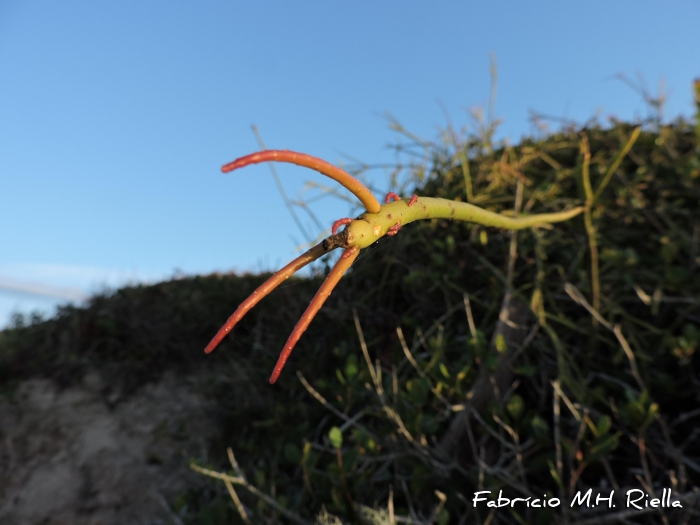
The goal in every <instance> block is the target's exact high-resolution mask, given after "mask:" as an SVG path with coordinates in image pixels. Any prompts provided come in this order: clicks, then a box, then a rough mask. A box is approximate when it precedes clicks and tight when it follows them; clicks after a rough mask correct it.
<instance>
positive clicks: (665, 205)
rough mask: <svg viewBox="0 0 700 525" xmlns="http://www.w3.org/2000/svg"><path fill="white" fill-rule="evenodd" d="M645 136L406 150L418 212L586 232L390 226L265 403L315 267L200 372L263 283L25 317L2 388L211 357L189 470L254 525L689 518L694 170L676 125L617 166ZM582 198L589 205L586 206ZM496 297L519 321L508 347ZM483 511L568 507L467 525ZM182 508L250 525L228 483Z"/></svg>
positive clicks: (697, 313) (609, 131) (696, 414)
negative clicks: (624, 504) (588, 494)
mask: <svg viewBox="0 0 700 525" xmlns="http://www.w3.org/2000/svg"><path fill="white" fill-rule="evenodd" d="M635 129H636V128H635V126H633V125H630V124H626V123H622V122H613V125H612V126H610V127H607V128H604V127H602V126H600V125H597V124H595V123H590V124H588V125H586V126H584V127H580V128H576V127H573V126H572V127H569V128H565V129H562V130H560V131H559V132H556V133H553V134H551V135H547V136H545V137H543V138H539V139H532V138H531V139H524V140H522V141H521V143H520V144H518V145H517V146H509V145H499V146H498V147H496V146H492V145H491V144H490V140H488V137H486V138H485V137H484V136H469V137H466V138H463V139H459V138H456V137H455V135H456V134H454V133H452V132H450V131H449V130H448V131H446V133H445V140H444V141H442V142H440V143H429V142H425V141H422V140H420V139H417V138H415V137H413V136H411V135H408V134H406V135H405V140H404V141H403V142H402V143H401V145H400V148H399V149H400V151H401V152H402V153H403V154H404V155H408V157H409V158H410V159H411V161H410V162H409V163H408V166H407V167H406V169H407V171H408V172H409V173H410V174H411V181H412V184H413V185H415V187H416V188H417V193H418V194H419V195H425V196H433V197H443V198H448V199H456V200H467V199H469V200H470V201H471V202H473V203H474V204H477V205H479V206H482V207H484V208H488V209H490V210H493V211H498V212H504V213H509V212H510V213H514V211H513V210H514V207H517V208H518V209H519V211H520V212H521V213H545V212H551V211H558V210H560V209H563V208H564V207H565V206H566V205H581V204H586V203H588V209H589V212H588V213H587V219H584V218H583V216H580V217H576V218H575V219H573V220H571V221H568V222H564V223H560V224H556V225H553V226H552V227H551V228H547V229H544V228H539V229H537V228H536V229H531V230H526V231H522V232H519V233H518V234H517V236H516V235H513V234H511V233H510V232H503V231H498V230H492V229H485V228H483V227H479V226H475V225H472V224H467V223H451V222H449V221H443V220H434V221H422V222H419V223H417V224H414V225H410V226H409V227H406V228H404V229H402V230H401V232H400V233H399V234H398V235H397V236H395V237H393V238H392V239H390V240H389V241H388V242H382V243H380V245H379V246H378V247H376V248H374V249H369V250H367V254H366V255H364V256H361V258H360V259H359V260H358V261H357V262H356V263H355V265H354V266H353V268H352V269H351V271H350V272H349V273H348V275H347V276H346V277H345V278H344V279H343V280H342V281H341V283H340V285H339V286H338V288H337V289H336V291H335V292H334V293H333V295H332V296H331V298H330V299H329V300H328V302H327V304H326V306H324V308H323V309H322V310H321V312H320V313H319V315H318V316H317V318H316V319H315V320H314V322H313V323H312V324H311V326H310V328H309V330H308V331H307V333H306V334H305V335H304V336H303V337H302V339H301V341H300V342H299V344H298V346H297V348H296V350H295V352H294V354H293V355H292V358H291V359H290V362H289V364H288V365H287V369H286V370H285V372H284V373H283V374H282V376H281V378H280V380H279V382H278V383H277V384H276V385H275V386H274V387H271V386H269V385H268V384H267V377H268V375H269V372H270V370H271V369H272V366H273V365H274V362H275V360H276V357H277V354H278V352H279V350H280V349H281V348H282V346H283V344H284V341H285V339H286V336H287V334H288V333H289V332H290V331H291V328H292V326H293V325H294V323H295V322H296V320H297V319H298V318H299V316H300V315H301V313H302V312H303V309H304V308H305V306H306V305H307V304H308V302H309V300H310V298H311V296H312V294H313V292H314V291H315V290H316V289H317V288H318V285H319V284H320V282H321V278H322V275H321V274H322V273H323V270H322V269H318V270H317V273H318V275H316V276H315V277H312V278H310V279H305V280H300V279H297V280H292V281H291V282H290V284H289V285H288V286H285V287H283V288H281V289H279V290H278V291H276V292H275V293H274V299H267V300H264V301H263V302H262V303H261V304H260V305H259V306H258V307H256V308H255V309H253V310H252V311H251V312H250V313H249V314H248V315H247V317H246V318H245V320H244V322H242V323H241V325H240V326H239V327H237V328H236V329H235V334H234V336H233V337H229V338H228V339H227V340H225V341H224V343H223V344H222V347H221V348H219V349H218V350H217V351H216V352H215V353H214V354H213V355H212V356H209V357H206V358H205V356H204V355H203V354H202V348H203V347H204V346H205V345H206V343H207V342H208V340H209V339H210V338H211V336H212V335H213V334H214V333H215V332H216V330H217V329H218V327H219V326H220V325H221V324H222V323H223V321H225V319H226V318H227V317H228V315H230V313H231V312H232V311H233V310H234V309H235V307H236V306H237V305H238V304H239V303H240V302H241V301H242V300H243V299H244V298H245V297H246V296H247V295H248V294H249V293H250V292H252V291H253V290H254V289H255V287H256V286H257V285H259V284H260V283H261V282H262V281H263V280H264V279H265V278H266V277H267V276H265V275H243V276H238V275H233V274H228V275H209V276H198V277H186V278H180V279H173V280H171V281H169V282H163V283H159V284H156V285H153V286H135V287H127V288H123V289H120V290H117V291H114V292H111V293H105V294H102V295H99V296H96V297H93V298H92V299H91V301H90V303H89V304H88V305H87V306H86V307H84V308H76V307H64V308H62V309H61V310H60V312H59V314H58V315H57V316H56V317H55V318H53V319H50V320H46V321H43V320H41V319H35V320H34V322H27V321H26V320H23V319H22V318H20V317H18V318H17V319H16V321H15V324H14V325H13V326H12V327H11V328H10V329H7V330H5V331H3V332H0V379H1V380H2V382H3V384H4V385H5V386H8V385H11V383H12V381H17V380H19V379H21V378H24V377H30V376H34V375H37V374H41V375H47V376H50V377H54V378H56V379H57V380H59V381H60V382H61V383H62V384H68V383H70V382H72V381H75V380H77V379H78V378H79V377H80V376H81V374H82V373H83V372H84V371H85V370H86V369H88V368H90V367H99V368H102V369H104V370H109V371H110V372H111V373H112V374H113V377H114V380H115V381H121V382H123V383H124V384H125V385H132V384H136V383H140V382H143V381H147V380H154V379H157V377H158V375H159V374H160V373H161V372H162V371H163V370H164V369H167V368H172V367H180V368H182V369H183V370H186V369H188V368H189V367H192V366H194V365H196V364H199V363H202V362H203V361H205V360H207V362H208V363H210V364H212V365H213V366H215V367H216V370H217V375H216V377H217V380H216V381H213V382H212V386H211V392H209V394H210V395H212V396H216V397H217V399H219V400H220V407H221V413H222V435H221V443H218V444H216V445H213V446H216V447H218V451H219V452H220V456H216V458H218V459H215V460H210V464H208V465H203V464H200V463H198V462H197V461H195V463H196V464H197V465H200V467H203V468H204V467H205V468H209V469H211V470H212V471H216V472H228V474H229V475H230V476H231V477H234V478H236V479H239V480H240V478H242V477H245V480H246V481H245V483H246V484H247V486H248V487H255V488H256V489H257V490H259V491H262V493H264V494H265V495H267V497H268V500H266V499H265V498H263V497H260V495H259V494H258V495H256V494H254V493H252V492H251V491H250V490H246V488H245V487H243V488H241V487H240V484H239V485H238V486H235V489H236V493H237V495H238V496H237V497H239V498H240V502H239V506H240V508H243V509H246V510H244V514H245V515H246V516H248V519H250V520H252V522H253V523H281V522H285V523H287V522H289V523H293V522H298V523H312V522H314V521H315V520H317V519H318V520H320V521H323V522H325V523H336V522H339V520H341V519H342V521H343V522H352V523H360V522H363V523H389V522H390V519H393V520H395V521H396V522H411V523H439V524H443V525H444V524H446V523H474V522H475V523H542V524H546V523H555V522H557V523H558V522H565V521H567V520H568V522H570V523H574V522H581V521H585V520H587V519H592V520H595V522H601V523H602V522H604V521H603V519H604V518H605V519H608V520H612V519H613V516H616V514H615V512H619V511H620V509H619V505H618V509H615V512H614V511H613V510H607V509H605V512H604V513H600V512H598V513H596V512H597V511H600V510H601V509H588V508H586V507H585V506H576V507H569V502H570V501H571V498H572V497H573V496H574V494H575V493H576V492H577V491H586V490H587V489H588V488H593V489H594V494H595V493H597V492H598V491H600V490H602V491H603V492H605V493H606V494H607V493H609V491H610V490H612V489H613V488H614V489H616V491H620V492H624V491H625V490H626V489H627V488H641V489H643V490H645V491H646V492H652V491H653V492H655V493H656V494H657V497H659V496H660V494H661V490H662V488H672V489H673V494H674V498H676V499H680V500H681V501H682V504H683V507H684V508H683V509H680V510H677V509H663V511H662V513H659V512H653V513H649V512H646V513H639V514H638V515H635V516H633V519H634V521H635V522H636V523H642V522H644V523H646V522H648V523H657V522H659V521H660V520H661V519H664V520H667V521H666V522H670V523H680V522H682V521H683V520H684V519H688V520H690V522H692V521H693V520H696V521H697V520H700V518H699V517H698V499H697V498H698V494H699V493H698V490H699V489H700V439H698V436H699V435H700V431H698V422H699V421H700V410H699V409H698V406H700V365H699V364H698V358H697V356H696V355H695V350H696V349H697V348H698V346H699V345H700V271H699V270H698V268H699V266H700V161H699V155H698V153H699V151H700V150H699V149H698V143H697V137H696V134H695V132H694V129H693V127H692V126H691V125H689V124H687V123H684V122H680V121H679V122H677V123H674V124H672V125H663V126H662V125H657V126H645V127H644V128H643V129H642V131H641V133H639V134H638V137H637V138H636V140H635V141H634V143H633V144H632V145H631V149H629V151H628V152H625V151H623V150H624V149H625V145H628V144H631V142H632V141H631V138H633V135H635ZM586 172H588V179H589V181H590V185H588V183H587V180H586ZM587 187H590V188H591V189H592V191H593V192H595V191H596V189H600V192H599V194H598V195H597V196H596V199H595V201H593V199H591V192H590V191H587ZM412 189H413V188H411V187H409V185H407V186H405V187H404V188H403V194H408V192H409V191H411V190H412ZM516 201H517V203H516ZM516 204H517V206H516ZM506 294H509V296H510V297H511V302H510V304H514V305H516V306H517V307H518V308H520V310H521V312H524V313H525V315H524V317H523V320H524V322H523V324H524V326H523V327H522V330H521V331H520V334H519V335H517V334H516V335H515V336H512V335H511V336H508V337H504V336H503V333H502V328H503V327H501V328H499V324H498V323H499V315H500V313H501V309H502V305H503V299H504V296H505V295H506ZM499 330H500V331H499ZM494 334H495V335H494ZM499 334H500V335H499ZM499 367H500V368H499ZM295 370H298V371H299V372H298V373H297V374H295V373H294V371H295ZM499 370H501V371H502V372H503V373H504V374H505V376H503V377H507V379H508V382H507V384H506V388H502V387H503V384H499V382H498V381H497V380H496V379H495V377H496V374H497V373H500V372H498V371H499ZM480 378H486V379H485V380H482V381H479V379H480ZM492 378H493V380H492ZM477 387H478V388H477ZM478 389H482V390H483V389H488V390H489V392H488V393H487V394H484V392H476V391H475V390H478ZM480 396H482V397H483V396H486V399H487V402H485V403H484V404H483V405H482V406H477V404H476V401H474V402H472V401H473V400H474V399H477V398H480ZM460 425H461V426H460ZM226 446H231V447H232V450H233V452H234V453H235V456H236V458H237V459H238V462H239V464H240V471H236V470H231V469H232V468H233V467H232V465H231V464H229V460H228V459H227V458H226V457H225V455H224V454H223V450H224V448H225V447H226ZM241 483H243V482H242V481H241ZM606 487H607V488H606ZM477 490H484V491H486V490H490V491H492V493H491V496H492V497H497V495H498V492H499V491H500V490H502V491H503V493H504V494H505V495H507V496H508V497H509V498H513V497H522V498H527V497H533V498H535V497H536V498H542V497H543V495H545V499H546V498H550V499H551V498H558V499H560V500H561V502H562V504H561V505H560V506H558V507H552V508H539V509H538V508H528V507H525V506H524V505H518V506H514V507H511V508H502V509H496V510H494V509H490V508H487V507H486V505H484V504H481V505H479V506H478V507H477V508H476V509H475V508H474V507H473V505H472V498H473V495H474V492H475V491H477ZM174 505H175V510H176V511H177V512H179V513H180V516H181V517H182V519H183V521H185V522H186V523H217V522H222V523H223V522H224V520H226V521H227V522H234V523H235V522H243V521H242V520H243V518H242V517H241V514H240V513H239V510H238V508H237V504H235V503H234V501H233V500H232V499H231V498H230V496H229V492H228V491H227V488H226V487H225V485H224V484H223V483H221V482H220V481H214V480H212V482H211V485H210V486H208V488H206V489H201V490H199V489H198V490H196V491H195V490H193V491H192V492H191V493H188V494H183V495H182V497H181V498H180V499H178V501H177V502H175V503H174ZM282 509H284V510H282ZM290 513H293V514H290ZM595 516H598V518H596V517H595ZM615 519H616V518H615ZM645 520H646V521H645ZM592 522H593V521H592ZM686 522H687V521H686Z"/></svg>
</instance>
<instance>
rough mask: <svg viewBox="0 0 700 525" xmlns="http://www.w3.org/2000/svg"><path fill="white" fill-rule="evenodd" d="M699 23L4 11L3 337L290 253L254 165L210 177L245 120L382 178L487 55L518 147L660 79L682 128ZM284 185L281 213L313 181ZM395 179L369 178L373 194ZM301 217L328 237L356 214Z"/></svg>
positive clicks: (221, 11)
mask: <svg viewBox="0 0 700 525" xmlns="http://www.w3.org/2000/svg"><path fill="white" fill-rule="evenodd" d="M699 21H700V3H698V2H695V1H692V2H691V1H685V2H683V1H676V2H666V3H664V4H663V7H662V4H661V3H659V2H647V1H634V2H633V1H622V0H620V1H614V2H610V1H609V0H608V1H589V2H585V3H580V2H560V1H557V2H554V1H547V2H545V1H542V2H514V1H510V2H505V1H489V2H466V1H463V2H455V1H445V2H417V1H410V0H404V1H401V2H398V1H393V2H388V1H387V2H376V1H373V2H370V1H355V2H329V1H324V2H321V1H308V2H288V1H269V2H243V1H238V2H235V1H227V2H224V1H220V2H215V1H211V2H184V1H172V0H169V1H164V0H163V1H156V0H153V1H149V2H143V1H128V0H122V1H120V2H91V1H72V0H65V1H62V2H49V1H41V0H37V1H33V2H26V1H22V0H3V1H2V2H0V327H1V326H3V325H5V324H6V322H7V320H8V319H9V315H10V312H12V311H13V310H20V311H24V312H28V311H30V310H35V309H38V310H41V311H44V312H47V313H48V312H51V310H52V308H53V307H54V306H55V305H56V304H57V303H58V302H62V301H66V300H69V299H70V300H76V301H79V300H80V299H81V298H83V297H85V296H87V295H88V294H90V293H92V292H95V291H97V290H100V289H102V288H104V287H110V286H112V287H113V286H118V285H120V284H124V283H126V282H136V281H155V280H159V279H164V278H169V277H171V276H172V275H173V273H174V272H175V271H180V272H184V273H185V274H195V273H210V272H214V271H222V272H225V271H230V270H235V271H239V272H243V271H259V270H270V269H276V268H277V267H278V266H280V265H281V264H283V263H285V262H286V261H288V260H289V259H291V258H293V257H294V256H295V254H296V253H297V251H296V250H297V248H298V247H299V245H301V244H302V243H303V242H304V239H303V237H302V235H301V234H300V233H299V231H298V229H297V228H296V227H295V225H294V223H293V222H292V221H291V219H290V216H289V213H288V212H287V210H286V208H285V207H284V204H283V202H282V199H281V197H280V195H279V193H278V191H277V189H276V187H275V184H274V180H273V178H272V176H271V175H270V172H269V168H268V167H267V166H265V165H258V166H252V167H249V168H246V169H245V170H242V171H240V172H234V173H231V174H227V175H223V174H222V173H221V172H220V166H221V165H222V164H224V163H226V162H228V161H231V160H233V159H234V158H236V157H239V156H241V155H244V154H247V153H251V152H253V151H256V150H257V149H258V145H257V142H256V139H255V136H254V135H253V133H252V131H251V124H255V125H257V126H258V128H259V129H260V132H261V134H262V136H263V139H264V140H265V142H266V145H267V147H268V148H279V149H292V150H297V151H303V152H307V153H310V154H312V155H315V156H319V157H322V158H324V159H326V160H328V161H330V162H333V163H342V162H350V159H353V158H354V159H360V160H362V161H364V162H366V163H369V164H382V163H385V164H386V163H391V162H393V161H394V155H393V153H392V152H391V150H390V149H388V148H387V145H388V144H389V143H391V142H393V141H394V140H395V139H396V136H395V135H394V133H393V132H391V131H390V130H389V129H388V127H387V123H386V120H385V119H384V118H383V116H384V115H385V114H386V113H391V114H393V115H394V116H396V117H397V118H398V119H399V120H400V121H401V122H402V123H403V124H404V125H405V127H406V128H408V129H409V130H411V131H412V132H414V133H416V134H418V135H421V136H424V137H427V138H435V137H437V134H438V129H439V128H440V127H442V126H444V124H445V117H444V115H443V111H442V109H441V108H440V104H438V102H437V101H440V102H441V103H442V104H443V105H444V107H445V108H446V109H447V111H448V112H449V114H450V116H451V119H452V121H453V122H454V123H455V125H456V127H461V126H462V125H465V124H468V123H469V119H468V109H469V108H470V107H474V106H483V105H485V104H486V103H487V101H488V97H489V87H490V78H489V56H490V53H494V54H495V56H496V60H497V64H498V97H497V103H496V116H497V117H499V118H502V119H504V124H503V125H502V127H501V128H500V134H499V137H501V138H508V139H509V140H511V141H512V142H517V140H518V139H519V138H520V137H521V136H522V135H524V134H527V133H528V132H529V131H530V129H531V126H530V123H529V121H528V115H529V111H530V110H535V111H537V112H540V113H543V114H547V115H552V116H559V117H566V118H568V119H574V120H577V121H580V122H582V121H585V120H587V119H589V118H590V117H592V116H593V115H594V114H596V112H598V111H600V112H602V113H601V115H602V117H603V118H605V116H607V115H616V116H618V117H620V118H624V119H632V118H635V117H643V116H645V115H646V114H647V111H646V108H645V106H644V103H643V102H642V100H641V98H640V97H639V96H638V95H636V94H635V93H634V92H633V91H632V90H631V89H630V88H629V87H627V86H626V85H624V84H623V83H622V82H620V81H619V80H616V79H615V75H617V74H619V73H624V74H626V75H628V76H629V77H631V78H633V77H634V76H635V74H637V73H641V74H642V75H643V76H644V78H645V79H646V81H647V83H648V85H649V88H650V90H651V91H652V92H654V93H656V92H657V90H658V86H659V82H660V81H663V82H664V84H665V88H666V90H667V91H668V92H669V100H668V104H667V107H666V115H667V117H668V118H673V117H674V116H676V115H679V114H684V115H690V114H691V113H692V104H691V94H690V86H691V82H692V79H693V78H694V77H697V76H700V44H698V40H697V31H698V22H699ZM277 170H278V173H279V175H280V177H281V179H282V181H283V183H284V185H285V188H286V191H287V193H288V194H289V195H290V196H291V197H292V198H299V197H300V196H302V195H305V196H307V197H308V196H309V195H310V194H309V193H303V189H304V187H305V183H306V181H314V182H324V181H323V180H322V177H320V176H317V175H316V174H315V173H313V172H310V171H306V170H303V169H301V168H297V167H291V166H284V165H279V166H277ZM388 173H389V171H388V169H376V170H372V171H370V172H368V173H367V174H366V180H368V181H369V182H371V183H372V184H374V185H375V186H376V187H378V188H382V189H385V188H386V186H387V180H388ZM314 211H315V213H316V214H317V215H318V216H319V218H320V220H321V222H322V223H323V224H324V225H325V226H327V227H329V226H330V224H331V223H332V222H333V220H335V219H337V218H339V217H343V216H347V215H348V214H349V213H351V211H353V210H351V209H350V207H349V205H348V204H346V203H344V202H342V201H339V200H333V199H327V200H325V201H321V202H319V203H316V204H314ZM354 211H356V210H354ZM303 220H304V223H305V224H307V225H308V226H309V227H310V228H312V229H313V225H312V223H311V221H310V219H307V218H304V219H303ZM314 233H319V232H318V230H314ZM39 294H44V295H39Z"/></svg>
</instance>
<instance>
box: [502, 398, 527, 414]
mask: <svg viewBox="0 0 700 525" xmlns="http://www.w3.org/2000/svg"><path fill="white" fill-rule="evenodd" d="M506 409H507V410H508V413H509V414H510V415H511V416H513V418H514V419H518V418H519V417H520V416H521V415H522V413H523V411H524V410H525V401H523V398H522V397H520V396H519V395H518V394H513V395H512V396H511V398H510V399H509V400H508V403H507V404H506Z"/></svg>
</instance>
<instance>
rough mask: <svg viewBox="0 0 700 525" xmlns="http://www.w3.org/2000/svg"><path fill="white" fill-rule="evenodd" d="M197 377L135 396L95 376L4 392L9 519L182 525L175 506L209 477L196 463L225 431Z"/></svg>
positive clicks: (11, 522) (0, 455) (1, 444)
mask: <svg viewBox="0 0 700 525" xmlns="http://www.w3.org/2000/svg"><path fill="white" fill-rule="evenodd" d="M197 381H201V379H200V380H197V379H194V378H188V379H184V378H178V377H175V376H174V375H172V374H166V375H165V376H164V377H163V378H162V379H161V381H159V382H158V383H157V384H149V385H146V386H143V387H142V388H140V389H138V390H137V391H135V392H131V393H129V395H128V396H125V395H124V393H114V392H112V393H109V392H108V391H107V390H106V389H105V387H104V382H103V380H102V379H101V378H100V376H99V374H97V373H95V372H93V373H90V374H88V375H86V376H85V378H84V380H83V382H82V384H80V385H78V386H73V387H69V388H67V389H63V390H59V389H57V388H56V386H55V385H54V384H53V383H52V382H51V381H49V380H44V379H33V380H29V381H26V382H24V383H22V384H21V385H20V386H19V388H18V389H17V390H16V391H15V392H14V393H13V395H12V396H11V398H10V399H8V398H0V525H15V524H17V525H25V524H27V525H29V524H42V525H49V524H51V525H54V524H56V525H57V524H71V525H72V524H75V525H83V524H84V525H88V524H90V525H97V524H104V525H111V524H120V525H121V524H131V523H133V524H143V525H146V524H153V525H155V524H171V523H174V524H177V523H181V522H180V521H179V519H178V517H177V516H176V515H175V514H174V512H173V511H172V510H171V509H170V506H169V504H168V502H171V501H172V500H173V498H175V497H176V496H177V495H178V494H181V493H182V492H183V491H185V490H187V489H188V487H195V486H198V485H200V484H201V483H202V479H201V476H198V475H197V474H195V473H193V472H192V471H190V470H189V469H188V467H187V465H188V463H189V459H190V458H191V457H198V458H205V457H206V452H207V451H206V443H207V441H208V440H209V439H210V438H211V437H212V436H214V435H215V434H216V431H217V428H216V424H215V419H214V417H213V415H212V413H213V412H212V410H211V406H209V405H208V403H207V402H206V401H205V400H204V399H203V398H202V397H201V396H200V395H198V394H197V393H196V392H197V390H198V389H197V384H196V383H197Z"/></svg>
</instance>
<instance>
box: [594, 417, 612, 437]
mask: <svg viewBox="0 0 700 525" xmlns="http://www.w3.org/2000/svg"><path fill="white" fill-rule="evenodd" d="M610 427H612V420H611V419H610V418H609V417H608V416H602V417H601V418H600V419H599V420H598V423H597V424H596V430H597V431H598V435H599V436H603V435H605V434H607V433H608V431H609V430H610Z"/></svg>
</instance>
